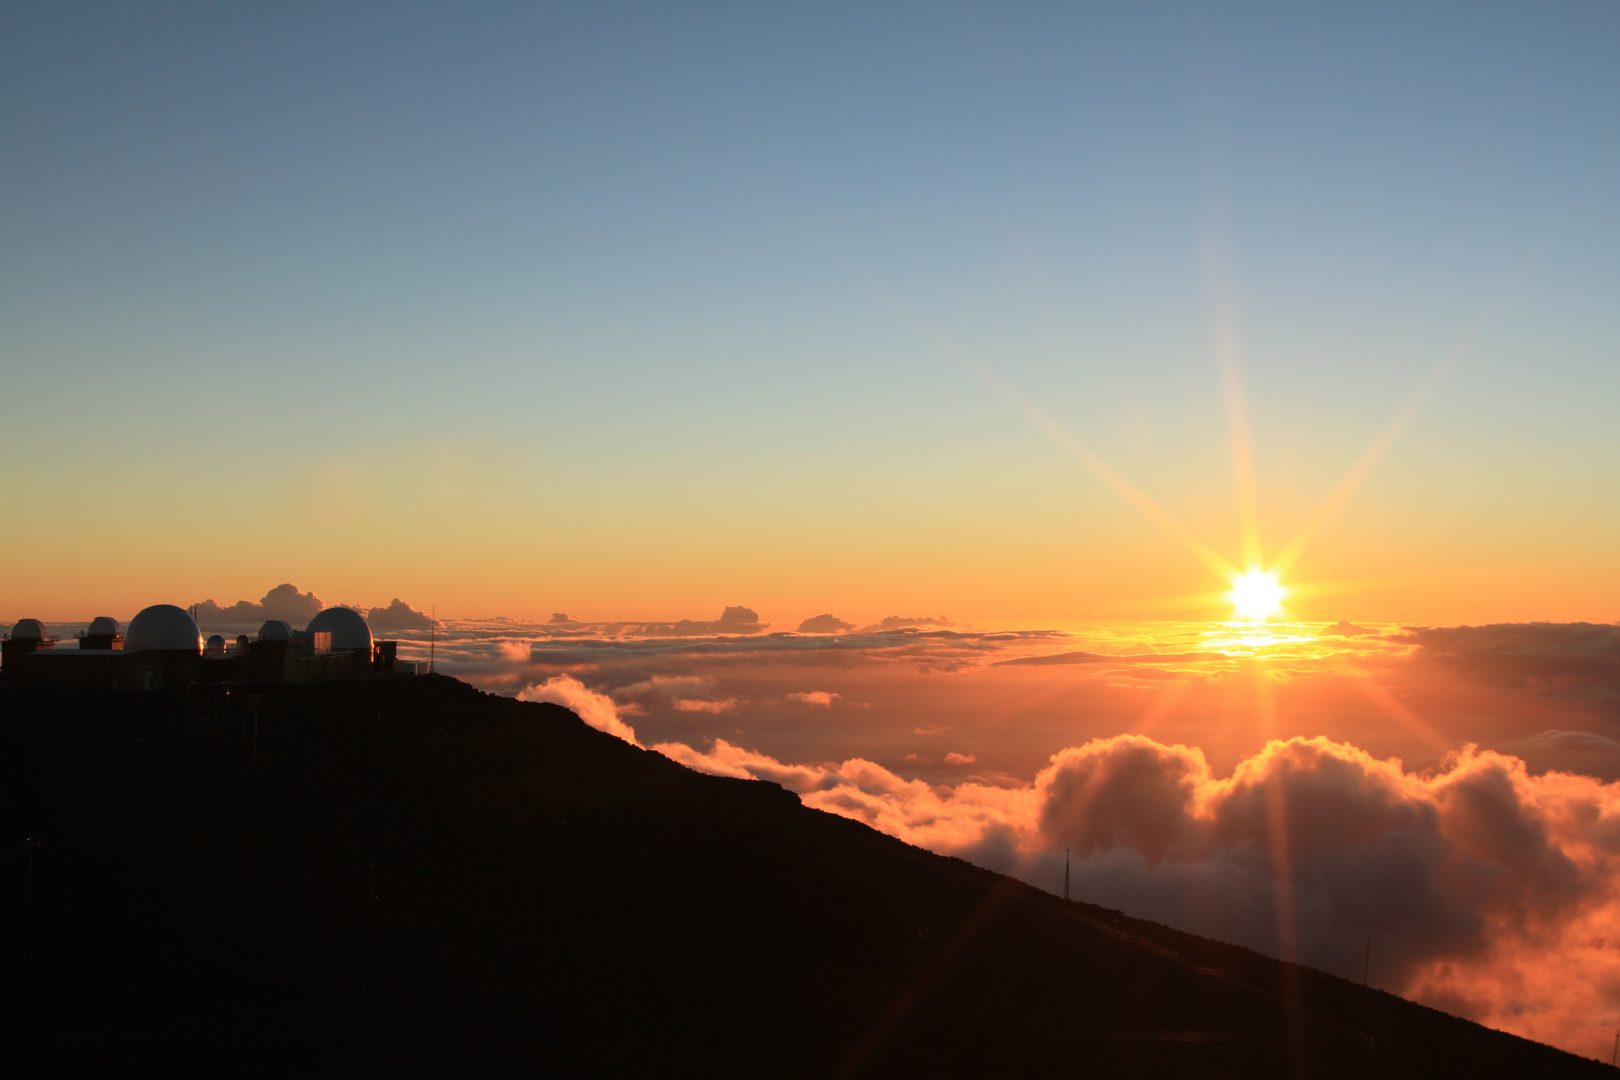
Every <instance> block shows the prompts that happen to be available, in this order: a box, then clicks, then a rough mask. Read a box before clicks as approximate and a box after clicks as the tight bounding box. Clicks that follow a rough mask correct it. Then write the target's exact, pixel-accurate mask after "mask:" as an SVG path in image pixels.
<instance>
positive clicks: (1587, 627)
mask: <svg viewBox="0 0 1620 1080" xmlns="http://www.w3.org/2000/svg"><path fill="white" fill-rule="evenodd" d="M1396 640H1398V641H1400V642H1404V643H1410V644H1415V645H1416V646H1417V655H1416V657H1415V660H1416V661H1417V662H1418V663H1419V664H1421V665H1424V666H1426V667H1428V668H1429V669H1431V670H1433V671H1435V672H1443V673H1447V674H1451V675H1456V676H1461V677H1463V678H1466V679H1468V680H1469V681H1471V682H1475V683H1479V684H1482V685H1486V686H1491V687H1496V688H1503V689H1515V690H1525V691H1530V692H1532V693H1535V694H1538V695H1542V696H1544V697H1549V698H1557V699H1561V700H1564V701H1569V702H1576V703H1580V704H1583V705H1585V706H1587V707H1589V708H1591V709H1593V710H1594V711H1596V712H1598V713H1600V714H1602V715H1605V716H1608V717H1611V718H1616V719H1620V626H1614V625H1610V624H1607V623H1498V624H1493V625H1488V626H1450V627H1419V628H1414V629H1412V630H1409V631H1408V632H1407V633H1406V634H1404V635H1401V636H1399V637H1398V638H1397V639H1396Z"/></svg>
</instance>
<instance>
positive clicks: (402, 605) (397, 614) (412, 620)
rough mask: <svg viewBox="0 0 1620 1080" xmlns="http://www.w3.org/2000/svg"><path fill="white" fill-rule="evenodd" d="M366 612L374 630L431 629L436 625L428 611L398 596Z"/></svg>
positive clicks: (367, 619)
mask: <svg viewBox="0 0 1620 1080" xmlns="http://www.w3.org/2000/svg"><path fill="white" fill-rule="evenodd" d="M365 614H366V621H367V622H368V623H370V624H371V628H372V629H373V630H431V629H433V627H434V626H435V625H436V624H435V623H434V621H433V617H432V616H431V615H429V614H428V613H427V612H425V611H417V610H416V609H415V608H413V607H411V605H409V604H407V603H406V602H405V601H403V600H401V599H400V598H399V597H397V596H396V597H394V600H393V602H392V603H390V604H388V605H387V606H385V607H374V608H371V609H370V610H368V611H366V613H365Z"/></svg>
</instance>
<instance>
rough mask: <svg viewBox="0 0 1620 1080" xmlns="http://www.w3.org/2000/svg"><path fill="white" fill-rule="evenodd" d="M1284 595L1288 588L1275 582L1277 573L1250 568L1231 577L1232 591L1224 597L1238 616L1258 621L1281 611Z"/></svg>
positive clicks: (1286, 593)
mask: <svg viewBox="0 0 1620 1080" xmlns="http://www.w3.org/2000/svg"><path fill="white" fill-rule="evenodd" d="M1286 595H1288V590H1287V589H1284V588H1283V587H1282V586H1281V585H1280V584H1278V583H1277V575H1275V574H1268V573H1266V572H1265V571H1264V570H1250V571H1249V572H1248V573H1247V574H1241V575H1239V576H1237V577H1234V578H1233V579H1232V591H1231V592H1229V593H1227V594H1226V598H1227V599H1228V600H1230V601H1232V608H1233V610H1235V611H1236V612H1237V614H1238V615H1239V616H1241V617H1242V618H1245V619H1252V620H1254V621H1255V622H1259V621H1261V620H1264V619H1269V618H1271V616H1273V615H1275V614H1277V613H1278V612H1279V611H1281V610H1282V602H1283V597H1284V596H1286Z"/></svg>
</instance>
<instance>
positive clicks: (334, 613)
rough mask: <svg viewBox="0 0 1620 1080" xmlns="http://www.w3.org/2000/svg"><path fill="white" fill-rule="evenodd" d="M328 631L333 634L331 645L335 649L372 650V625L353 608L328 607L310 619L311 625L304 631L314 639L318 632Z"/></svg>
mask: <svg viewBox="0 0 1620 1080" xmlns="http://www.w3.org/2000/svg"><path fill="white" fill-rule="evenodd" d="M326 631H330V632H331V634H332V645H331V647H332V648H334V649H363V650H365V651H366V652H368V653H369V652H370V651H371V627H370V626H368V625H366V620H365V618H364V617H363V616H361V614H360V613H359V612H358V611H356V610H354V609H353V608H346V607H332V608H327V609H326V610H325V611H323V612H321V613H320V614H319V615H317V616H315V617H314V618H313V619H311V620H310V621H309V627H308V629H306V630H305V631H304V632H305V633H306V634H308V635H309V636H310V638H311V639H313V638H314V636H315V635H316V634H320V633H324V632H326Z"/></svg>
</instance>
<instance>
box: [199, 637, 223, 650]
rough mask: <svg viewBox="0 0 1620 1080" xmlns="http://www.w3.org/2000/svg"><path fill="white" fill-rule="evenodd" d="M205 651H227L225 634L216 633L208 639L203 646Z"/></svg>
mask: <svg viewBox="0 0 1620 1080" xmlns="http://www.w3.org/2000/svg"><path fill="white" fill-rule="evenodd" d="M203 652H205V653H221V654H223V653H224V652H225V636H224V635H223V634H214V635H213V636H212V637H210V638H209V639H208V644H206V645H204V646H203Z"/></svg>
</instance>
